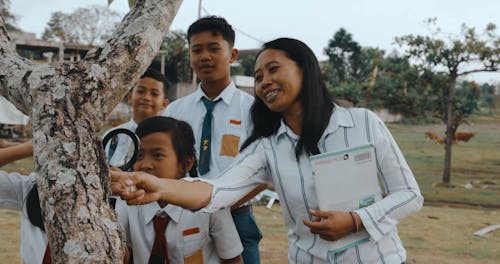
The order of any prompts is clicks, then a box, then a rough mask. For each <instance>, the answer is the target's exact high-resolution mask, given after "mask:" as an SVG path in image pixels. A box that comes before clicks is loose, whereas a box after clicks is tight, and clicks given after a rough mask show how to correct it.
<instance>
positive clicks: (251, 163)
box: [200, 140, 270, 213]
mask: <svg viewBox="0 0 500 264" xmlns="http://www.w3.org/2000/svg"><path fill="white" fill-rule="evenodd" d="M269 175H270V173H269V165H268V163H267V159H266V154H265V152H264V147H263V144H262V140H257V141H255V142H254V143H252V144H251V145H250V146H248V147H247V148H246V149H245V150H244V151H243V152H241V153H240V154H238V156H237V158H236V160H235V162H234V163H233V164H232V165H230V166H229V167H228V169H226V170H225V171H224V172H223V173H222V174H221V176H220V177H219V178H217V179H213V180H204V179H200V180H203V181H206V182H208V183H210V184H212V185H213V191H212V198H211V200H210V203H209V204H208V205H207V206H206V207H205V208H203V209H202V211H204V212H209V213H210V212H214V211H217V210H219V209H221V208H226V207H230V206H231V205H233V204H234V203H235V202H237V201H238V200H239V199H241V198H243V196H245V195H246V194H248V193H249V192H250V191H252V190H253V189H254V188H255V187H256V186H257V185H259V184H261V183H269V182H270V178H269Z"/></svg>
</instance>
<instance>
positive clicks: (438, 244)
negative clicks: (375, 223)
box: [254, 204, 500, 264]
mask: <svg viewBox="0 0 500 264" xmlns="http://www.w3.org/2000/svg"><path fill="white" fill-rule="evenodd" d="M254 212H255V216H256V218H257V223H258V225H259V227H260V228H261V230H262V233H263V234H264V238H263V239H262V242H261V246H260V251H261V257H262V260H263V261H262V263H269V264H279V263H287V250H286V249H287V240H286V230H285V228H284V226H283V224H282V219H281V210H280V208H279V205H278V204H275V205H274V206H273V207H272V209H267V208H265V207H264V206H256V207H255V208H254ZM499 213H500V212H499V211H498V210H494V209H475V208H454V207H448V206H446V205H440V206H424V207H423V208H422V210H421V211H419V212H418V213H416V214H414V215H412V216H410V217H409V218H407V219H405V220H404V221H402V222H401V223H400V224H399V225H398V230H399V235H400V237H401V239H402V240H403V244H404V246H405V248H406V250H407V263H408V264H415V263H419V264H420V263H423V264H424V263H425V264H427V263H443V264H452V263H453V264H457V263H458V264H476V263H477V264H479V263H481V264H493V263H497V264H498V263H500V250H499V248H500V229H497V230H496V231H493V232H491V233H488V234H486V238H480V237H477V236H474V235H473V233H474V232H475V231H477V230H479V229H481V228H483V227H485V226H488V225H492V224H500V217H499V215H498V214H499Z"/></svg>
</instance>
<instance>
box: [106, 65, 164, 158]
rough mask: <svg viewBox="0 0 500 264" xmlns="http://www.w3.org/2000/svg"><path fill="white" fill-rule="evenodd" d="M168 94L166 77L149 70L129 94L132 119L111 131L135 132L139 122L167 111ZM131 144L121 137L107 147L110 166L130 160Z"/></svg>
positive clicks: (126, 138)
mask: <svg viewBox="0 0 500 264" xmlns="http://www.w3.org/2000/svg"><path fill="white" fill-rule="evenodd" d="M167 94H168V87H167V81H166V79H165V76H163V74H161V73H160V72H158V71H156V70H154V69H152V68H148V69H147V70H146V72H144V74H143V75H142V76H141V78H140V79H139V81H138V82H137V84H136V85H135V86H134V88H132V90H131V91H130V92H129V93H128V94H127V100H128V102H129V103H130V105H131V106H132V118H131V119H130V121H128V122H126V123H123V124H121V125H119V126H116V127H113V128H112V129H110V130H109V131H111V130H114V129H117V128H126V129H128V130H130V131H132V132H133V131H135V129H136V128H137V124H138V123H139V122H141V121H142V120H144V119H146V118H149V117H153V116H156V115H158V114H159V113H160V112H161V111H162V110H163V109H165V107H166V106H167V105H168V102H169V101H168V98H167ZM109 131H107V132H106V134H107V133H109ZM131 144H132V141H131V140H130V139H129V138H128V137H127V136H123V135H119V136H118V140H116V141H113V140H111V144H108V146H107V147H106V154H107V156H108V157H110V165H112V166H113V165H114V166H116V165H121V164H124V163H125V161H127V160H128V159H129V158H130V157H128V156H127V154H130V153H128V149H129V147H130V146H131Z"/></svg>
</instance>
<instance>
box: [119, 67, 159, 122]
mask: <svg viewBox="0 0 500 264" xmlns="http://www.w3.org/2000/svg"><path fill="white" fill-rule="evenodd" d="M127 98H128V102H129V103H130V104H131V105H132V108H133V110H134V113H133V115H134V120H135V121H136V122H140V121H142V120H143V119H146V118H149V117H153V116H155V115H157V114H158V113H159V112H160V111H161V110H163V109H164V108H165V107H166V106H167V104H168V99H165V96H164V92H163V83H162V82H160V81H158V80H155V79H153V78H149V77H145V78H142V79H140V80H139V82H138V83H137V85H136V86H135V87H134V88H133V89H132V91H131V92H130V93H129V94H128V96H127Z"/></svg>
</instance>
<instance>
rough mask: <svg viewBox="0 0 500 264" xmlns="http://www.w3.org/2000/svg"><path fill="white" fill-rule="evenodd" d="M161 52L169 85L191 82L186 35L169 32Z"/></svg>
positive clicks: (178, 32) (179, 32) (181, 32)
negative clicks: (163, 55) (162, 52)
mask: <svg viewBox="0 0 500 264" xmlns="http://www.w3.org/2000/svg"><path fill="white" fill-rule="evenodd" d="M161 50H162V51H164V52H165V61H164V63H165V77H166V78H167V80H168V81H169V82H170V83H178V82H191V79H192V78H193V77H192V72H191V66H190V63H189V49H188V43H187V37H186V33H185V32H183V31H170V32H169V33H168V34H167V36H166V37H165V38H164V39H163V43H162V45H161Z"/></svg>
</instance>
